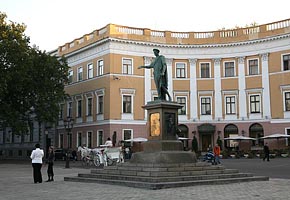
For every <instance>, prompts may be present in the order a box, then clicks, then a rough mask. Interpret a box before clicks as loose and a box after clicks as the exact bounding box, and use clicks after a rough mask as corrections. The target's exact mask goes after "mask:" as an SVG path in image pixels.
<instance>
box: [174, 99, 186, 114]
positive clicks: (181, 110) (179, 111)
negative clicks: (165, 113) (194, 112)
mask: <svg viewBox="0 0 290 200" xmlns="http://www.w3.org/2000/svg"><path fill="white" fill-rule="evenodd" d="M176 100H177V103H179V104H181V105H182V108H180V109H178V114H179V115H186V98H185V97H177V98H176Z"/></svg>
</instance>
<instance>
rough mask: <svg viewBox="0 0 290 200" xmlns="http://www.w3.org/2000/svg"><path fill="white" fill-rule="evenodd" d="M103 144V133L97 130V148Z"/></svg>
mask: <svg viewBox="0 0 290 200" xmlns="http://www.w3.org/2000/svg"><path fill="white" fill-rule="evenodd" d="M103 143H104V132H103V131H101V130H99V131H98V137H97V146H100V145H102V144H103Z"/></svg>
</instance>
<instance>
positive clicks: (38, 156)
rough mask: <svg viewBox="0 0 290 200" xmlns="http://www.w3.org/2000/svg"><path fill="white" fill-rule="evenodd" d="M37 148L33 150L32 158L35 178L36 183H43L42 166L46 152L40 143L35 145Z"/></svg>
mask: <svg viewBox="0 0 290 200" xmlns="http://www.w3.org/2000/svg"><path fill="white" fill-rule="evenodd" d="M35 148H36V149H35V150H33V151H32V153H31V156H30V158H31V159H32V167H33V179H34V183H42V175H41V167H42V158H43V156H44V152H43V150H42V149H40V145H39V144H36V145H35Z"/></svg>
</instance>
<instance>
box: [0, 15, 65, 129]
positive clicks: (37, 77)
mask: <svg viewBox="0 0 290 200" xmlns="http://www.w3.org/2000/svg"><path fill="white" fill-rule="evenodd" d="M25 29H26V26H25V25H24V24H18V23H15V22H11V21H10V22H9V23H8V22H7V16H6V14H5V13H1V12H0V123H1V124H0V127H1V126H2V127H11V128H12V129H13V133H14V134H20V133H21V132H23V131H25V130H27V124H28V123H29V121H30V118H31V116H32V115H34V116H35V117H36V119H37V120H38V121H39V122H55V121H56V120H57V117H58V111H59V106H58V104H59V102H60V101H62V100H63V99H64V98H65V96H66V94H65V92H64V85H65V83H66V82H67V75H68V74H67V71H68V65H67V63H66V60H65V59H64V58H57V57H56V56H52V55H49V54H48V53H46V52H45V51H40V50H38V49H37V48H35V47H34V48H32V47H30V46H29V37H27V36H26V35H25V34H24V31H25Z"/></svg>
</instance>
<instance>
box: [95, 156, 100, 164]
mask: <svg viewBox="0 0 290 200" xmlns="http://www.w3.org/2000/svg"><path fill="white" fill-rule="evenodd" d="M94 165H95V166H96V167H99V166H100V165H101V161H100V158H99V156H95V157H94Z"/></svg>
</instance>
